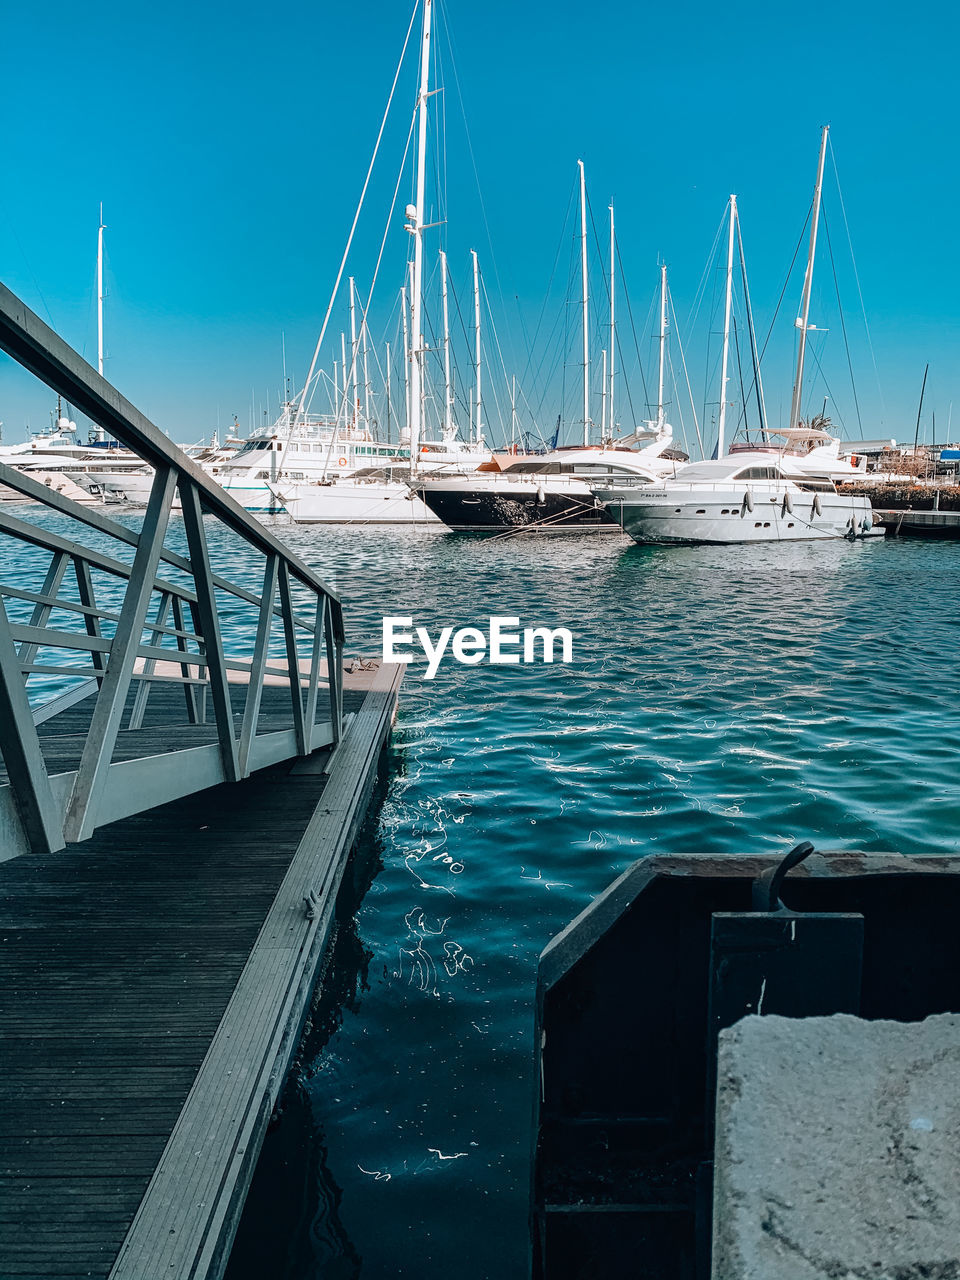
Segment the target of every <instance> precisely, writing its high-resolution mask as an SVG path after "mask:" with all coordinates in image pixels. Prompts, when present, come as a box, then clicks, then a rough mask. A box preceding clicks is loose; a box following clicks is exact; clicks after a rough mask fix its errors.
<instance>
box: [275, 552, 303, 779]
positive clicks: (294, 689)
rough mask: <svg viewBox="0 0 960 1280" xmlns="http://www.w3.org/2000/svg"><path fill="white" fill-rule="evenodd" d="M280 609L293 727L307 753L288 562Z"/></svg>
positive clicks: (283, 573) (284, 567) (300, 748)
mask: <svg viewBox="0 0 960 1280" xmlns="http://www.w3.org/2000/svg"><path fill="white" fill-rule="evenodd" d="M280 611H281V616H282V618H283V636H284V639H285V640H286V642H287V678H288V679H289V681H290V698H291V701H292V702H293V729H294V732H295V734H296V737H297V751H298V752H299V754H300V755H302V756H305V755H306V754H307V728H306V719H305V717H304V713H303V691H302V689H301V688H300V655H299V654H298V653H297V631H296V621H295V620H294V616H293V597H292V595H291V594H290V571H289V569H288V568H287V565H286V562H285V561H284V562H282V563H281V565H280Z"/></svg>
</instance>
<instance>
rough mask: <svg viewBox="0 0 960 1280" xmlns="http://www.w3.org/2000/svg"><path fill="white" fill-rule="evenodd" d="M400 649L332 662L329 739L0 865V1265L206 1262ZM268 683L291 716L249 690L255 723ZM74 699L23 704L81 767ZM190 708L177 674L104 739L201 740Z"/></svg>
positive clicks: (133, 748) (71, 764)
mask: <svg viewBox="0 0 960 1280" xmlns="http://www.w3.org/2000/svg"><path fill="white" fill-rule="evenodd" d="M401 672H402V668H395V667H389V668H388V667H382V668H380V670H379V671H378V672H377V674H376V676H375V678H374V679H373V680H372V683H370V687H369V688H367V689H363V688H351V686H350V683H349V681H348V682H347V684H346V686H345V691H344V710H345V712H347V713H350V712H353V713H354V714H353V715H352V717H351V718H350V720H349V721H348V727H347V728H346V732H345V734H344V737H343V739H342V741H341V742H340V744H339V746H338V747H337V748H336V750H335V751H334V753H333V757H332V759H331V758H329V756H330V753H329V751H326V750H324V751H322V752H320V753H316V754H315V755H314V756H312V757H309V758H307V759H306V760H305V761H304V760H301V761H299V762H297V761H296V760H294V761H287V762H286V763H284V764H281V765H276V766H273V767H271V768H269V769H266V770H263V771H261V772H259V773H256V774H254V775H252V776H251V777H249V778H247V779H246V780H245V781H243V782H242V783H224V784H222V785H220V786H217V787H214V788H211V789H209V790H206V791H201V792H198V793H196V794H193V795H190V796H187V797H185V798H183V799H180V800H177V801H174V802H172V803H170V804H167V805H164V806H162V807H160V808H156V809H153V810H150V811H148V812H144V813H141V814H138V815H136V816H134V817H130V818H125V819H123V820H122V821H119V822H116V823H113V824H112V825H109V826H105V827H103V828H101V829H100V830H98V831H97V832H96V833H95V834H94V835H93V837H92V838H91V839H89V840H87V841H85V842H83V843H81V844H70V845H68V846H67V848H66V849H64V850H61V851H60V852H57V853H51V854H27V855H24V856H22V857H20V858H16V859H14V860H12V861H10V862H8V863H5V864H3V865H2V866H0V1277H3V1280H14V1277H34V1278H39V1277H49V1278H50V1280H53V1278H54V1277H57V1278H59V1280H74V1278H75V1280H79V1278H80V1277H84V1278H88V1277H104V1278H105V1277H108V1276H110V1277H113V1278H114V1280H124V1278H137V1280H150V1278H152V1277H159V1276H164V1277H170V1278H171V1280H180V1277H188V1276H189V1277H197V1278H200V1277H215V1276H219V1275H221V1274H222V1270H223V1267H224V1265H225V1263H226V1258H227V1255H228V1252H229V1247H230V1244H231V1242H232V1238H233V1232H234V1230H235V1228H236V1222H237V1220H238V1217H239V1213H240V1210H241V1208H242V1204H243V1199H244V1196H245V1194H246V1190H247V1187H248V1186H249V1181H250V1178H251V1176H252V1173H253V1168H254V1165H255V1162H256V1155H257V1152H258V1151H259V1146H260V1142H261V1141H262V1137H263V1132H264V1129H265V1127H266V1124H267V1122H268V1120H269V1116H270V1113H271V1111H272V1108H273V1105H274V1103H275V1102H276V1099H277V1096H278V1094H279V1090H280V1087H281V1085H282V1082H283V1077H284V1075H285V1073H286V1070H287V1067H288V1066H289V1062H290V1059H291V1057H292V1055H293V1052H294V1051H295V1049H296V1045H297V1041H298V1038H299V1033H300V1029H301V1027H302V1022H303V1019H304V1016H305V1013H306V1010H307V1007H308V1004H309V1000H310V996H311V992H312V988H313V984H314V981H315V978H316V974H317V972H318V969H319V965H320V963H321V961H322V958H323V951H324V947H325V943H326V935H327V930H328V926H329V921H330V917H331V913H332V909H333V903H334V900H335V897H336V890H337V886H338V884H339V880H340V877H341V875H342V872H343V868H344V865H345V863H346V860H347V857H348V855H349V851H350V847H351V845H352V842H353V839H354V836H355V833H356V830H357V827H358V825H359V822H360V820H361V819H362V817H363V813H364V810H365V808H366V804H367V802H368V798H369V795H370V792H371V790H372V787H373V783H374V780H375V776H376V769H377V761H378V759H379V756H380V751H381V748H382V746H383V743H384V741H385V739H386V738H387V736H388V734H389V728H390V724H391V720H392V715H393V711H394V707H395V703H396V693H397V687H398V685H399V680H400V674H401ZM274 693H276V694H277V696H278V697H279V696H281V694H282V697H284V698H286V708H287V718H288V719H289V711H288V708H289V693H288V691H286V690H283V691H280V690H277V691H274V690H271V689H264V691H263V709H262V712H261V716H262V721H263V723H264V726H265V727H266V728H268V729H269V728H270V727H271V726H270V718H271V715H272V707H271V700H272V698H273V695H274ZM161 694H162V696H161ZM177 694H179V697H177V696H175V695H177ZM89 714H90V713H89V709H87V708H85V707H84V704H82V703H81V704H78V705H77V706H76V707H75V708H72V709H70V710H69V711H64V712H62V713H61V715H59V716H57V717H55V718H54V719H52V720H50V721H47V722H46V723H44V724H42V725H41V726H40V740H41V747H42V750H43V754H44V758H45V759H46V761H47V764H48V768H49V769H50V772H51V773H54V772H56V771H58V770H63V769H71V768H75V767H76V761H77V760H78V759H79V751H80V749H81V748H82V744H83V741H84V737H85V733H86V728H87V723H86V721H85V717H87V718H89ZM277 714H278V716H279V715H280V714H281V709H280V706H279V704H278V710H277ZM185 719H186V717H185V709H184V701H183V696H182V691H179V690H172V691H171V690H166V689H164V690H162V691H160V690H157V691H155V693H154V695H153V696H152V697H151V701H150V706H149V708H148V712H147V716H146V718H145V720H144V726H143V728H141V729H139V730H136V731H134V732H132V733H130V734H129V736H127V737H125V733H124V732H123V731H122V732H121V733H120V735H119V737H118V742H117V748H116V754H115V758H116V759H124V758H133V757H134V756H136V757H140V758H142V757H144V756H149V755H152V754H154V753H158V752H163V751H166V750H168V749H169V748H170V747H171V746H176V747H182V746H183V745H185V743H186V740H187V738H188V737H189V739H190V743H189V745H192V744H193V739H194V738H195V739H196V742H197V743H198V744H200V743H202V742H212V741H214V740H215V735H216V728H215V726H208V725H204V724H194V725H189V724H186V723H185ZM204 735H206V736H204ZM124 753H126V754H124ZM324 762H326V764H325V765H324ZM324 767H326V768H327V769H328V772H324V771H323V768H324ZM314 900H315V903H316V905H315V906H314V905H312V902H313V901H314Z"/></svg>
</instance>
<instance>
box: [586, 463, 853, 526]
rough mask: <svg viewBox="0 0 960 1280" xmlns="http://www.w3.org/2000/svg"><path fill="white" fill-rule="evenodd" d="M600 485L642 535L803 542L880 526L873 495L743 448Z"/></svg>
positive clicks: (610, 505) (603, 498)
mask: <svg viewBox="0 0 960 1280" xmlns="http://www.w3.org/2000/svg"><path fill="white" fill-rule="evenodd" d="M593 492H594V494H595V496H596V498H597V501H598V502H602V503H603V504H604V506H605V507H606V509H607V511H608V512H609V513H610V515H611V517H612V518H613V519H614V520H615V521H616V522H617V523H618V524H620V525H621V526H622V528H623V529H624V530H625V531H626V532H627V533H628V534H629V535H630V537H631V538H633V540H634V541H635V542H658V543H671V542H678V543H732V542H802V541H806V540H808V539H822V538H850V539H853V538H861V537H866V536H867V535H868V534H871V533H872V532H873V531H874V520H873V509H872V507H871V505H870V499H869V498H868V497H867V496H866V495H864V494H859V493H838V492H837V487H836V485H835V484H834V482H833V481H832V480H831V479H829V478H828V477H826V476H814V475H811V474H809V472H807V471H806V470H805V469H804V468H803V466H802V465H801V464H800V462H798V461H797V460H796V459H794V458H790V457H787V456H785V455H781V456H776V455H771V454H769V453H763V452H755V453H737V454H733V455H731V456H730V457H726V458H716V459H713V460H712V461H709V462H694V463H691V465H690V466H688V467H681V468H680V470H679V471H678V472H677V474H676V477H675V478H674V479H672V480H664V481H662V482H661V483H660V484H657V485H649V486H646V487H643V488H638V487H637V486H631V487H629V488H626V489H619V488H613V489H594V491H593Z"/></svg>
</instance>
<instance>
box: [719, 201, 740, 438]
mask: <svg viewBox="0 0 960 1280" xmlns="http://www.w3.org/2000/svg"><path fill="white" fill-rule="evenodd" d="M736 219H737V197H736V196H734V195H732V196H731V197H730V235H729V238H728V241H727V285H726V293H725V297H724V303H723V359H722V361H721V362H720V421H719V425H718V427H717V457H718V458H722V457H723V451H724V446H725V443H726V442H725V439H724V431H725V428H726V424H727V382H728V378H727V367H728V365H729V363H730V307H731V303H732V302H733V237H734V233H735V231H736V226H737V221H736Z"/></svg>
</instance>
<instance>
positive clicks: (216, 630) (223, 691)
mask: <svg viewBox="0 0 960 1280" xmlns="http://www.w3.org/2000/svg"><path fill="white" fill-rule="evenodd" d="M180 503H181V506H182V507H183V523H184V528H185V530H186V534H187V546H188V547H189V549H190V565H191V567H192V569H193V584H194V590H195V591H196V593H197V616H198V617H199V619H200V630H201V632H202V634H203V642H204V653H205V655H206V659H207V674H208V676H209V678H210V693H211V696H212V698H213V710H214V715H215V717H216V721H217V735H218V738H219V741H220V753H221V755H222V757H223V771H224V774H225V775H226V780H227V781H228V782H238V781H239V779H240V767H239V760H238V759H237V737H236V734H235V733H234V728H233V706H232V704H231V702H230V685H229V682H228V680H227V668H226V665H225V663H224V660H223V658H224V655H223V642H222V640H221V637H220V618H219V615H218V613H217V601H216V597H215V595H214V586H213V574H212V571H211V569H210V555H209V552H208V550H207V536H206V534H205V533H204V531H203V509H202V507H201V506H200V493H199V491H198V489H197V486H196V485H195V484H194V483H193V481H192V480H188V479H187V478H186V477H182V478H181V480H180Z"/></svg>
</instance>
